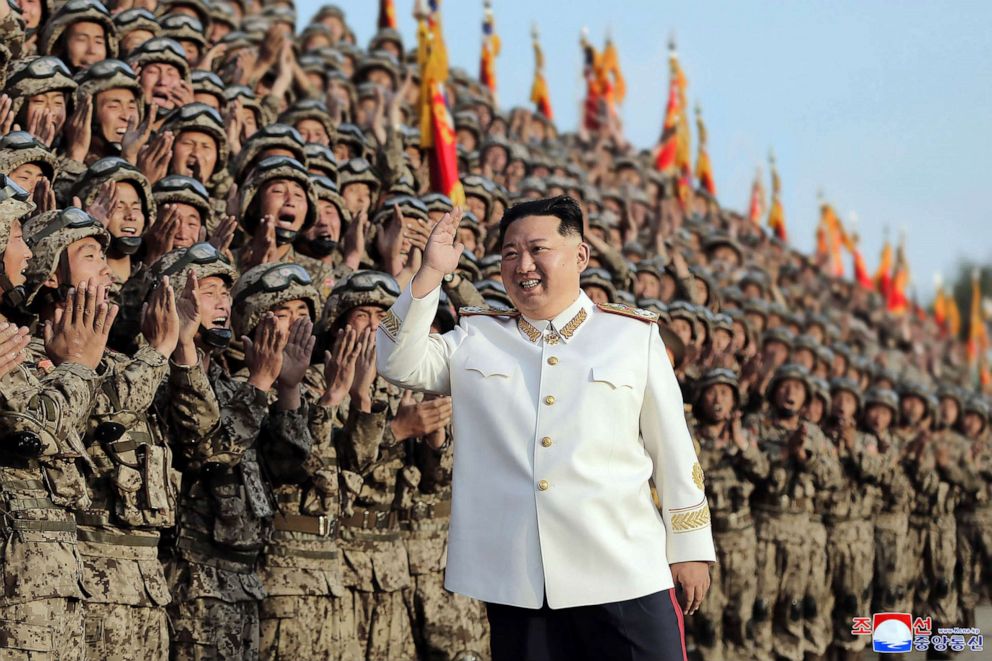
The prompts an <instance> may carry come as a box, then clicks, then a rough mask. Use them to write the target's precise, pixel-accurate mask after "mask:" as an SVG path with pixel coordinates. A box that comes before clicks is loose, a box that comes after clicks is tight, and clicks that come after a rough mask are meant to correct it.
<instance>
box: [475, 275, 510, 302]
mask: <svg viewBox="0 0 992 661" xmlns="http://www.w3.org/2000/svg"><path fill="white" fill-rule="evenodd" d="M475 289H476V290H477V291H478V292H479V294H480V295H481V296H482V298H484V299H485V300H486V305H489V306H492V307H495V308H499V309H502V310H509V309H510V308H512V307H513V301H512V300H511V299H510V295H509V294H507V293H506V287H505V286H504V285H503V283H502V282H500V281H499V280H489V279H486V280H480V281H479V282H477V283H475Z"/></svg>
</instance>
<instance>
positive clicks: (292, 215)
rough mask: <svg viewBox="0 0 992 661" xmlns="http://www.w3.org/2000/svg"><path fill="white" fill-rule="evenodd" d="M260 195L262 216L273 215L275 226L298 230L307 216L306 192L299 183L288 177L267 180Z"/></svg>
mask: <svg viewBox="0 0 992 661" xmlns="http://www.w3.org/2000/svg"><path fill="white" fill-rule="evenodd" d="M259 195H261V200H262V204H261V208H260V210H261V214H262V216H273V217H275V219H276V227H282V228H283V229H288V230H293V231H299V230H300V228H302V227H303V223H304V222H305V221H306V218H307V194H306V191H305V190H304V189H303V186H301V185H300V184H299V183H297V182H295V181H292V180H289V179H274V180H272V181H269V182H267V183H266V184H265V185H264V186H263V187H262V191H261V192H260V193H259Z"/></svg>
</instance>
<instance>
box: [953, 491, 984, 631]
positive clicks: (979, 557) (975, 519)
mask: <svg viewBox="0 0 992 661" xmlns="http://www.w3.org/2000/svg"><path fill="white" fill-rule="evenodd" d="M957 583H958V587H959V588H960V590H961V598H960V602H961V609H962V611H964V612H963V613H962V615H964V616H967V617H970V616H971V615H972V614H973V611H974V610H975V607H976V606H978V604H979V602H980V601H981V600H982V599H983V598H988V597H989V596H992V508H983V509H978V510H975V511H965V512H961V513H960V514H959V515H958V581H957ZM974 624H975V623H974V622H964V623H963V626H974Z"/></svg>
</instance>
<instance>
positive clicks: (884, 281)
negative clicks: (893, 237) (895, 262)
mask: <svg viewBox="0 0 992 661" xmlns="http://www.w3.org/2000/svg"><path fill="white" fill-rule="evenodd" d="M891 288H892V244H891V243H889V240H888V239H887V238H886V239H885V244H884V245H883V246H882V257H881V259H880V260H879V264H878V270H877V271H875V289H877V290H878V292H879V293H880V294H881V295H882V298H884V299H885V300H886V301H887V300H888V299H889V290H890V289H891Z"/></svg>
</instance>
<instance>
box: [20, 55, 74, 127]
mask: <svg viewBox="0 0 992 661" xmlns="http://www.w3.org/2000/svg"><path fill="white" fill-rule="evenodd" d="M11 68H12V71H11V74H10V77H9V78H8V79H7V85H6V88H5V89H4V93H5V94H6V95H7V96H9V97H10V101H11V104H10V112H11V113H13V114H14V116H17V114H18V113H19V112H20V111H21V107H22V106H23V105H24V101H25V99H27V98H29V97H32V96H35V95H38V94H47V93H48V92H65V93H66V97H67V99H71V98H72V93H73V92H74V91H75V90H76V87H77V86H76V81H74V80H73V79H72V73H71V72H70V71H69V68H68V67H67V66H66V65H65V63H64V62H62V60H60V59H59V58H57V57H55V56H54V55H44V56H41V57H30V58H27V59H23V60H18V61H16V62H13V63H12V65H11Z"/></svg>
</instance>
